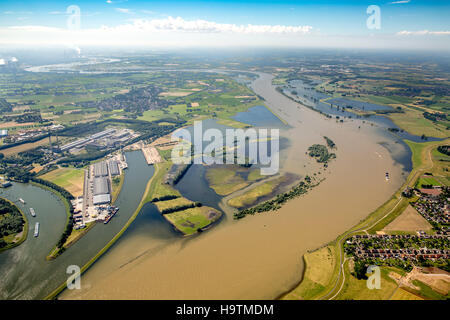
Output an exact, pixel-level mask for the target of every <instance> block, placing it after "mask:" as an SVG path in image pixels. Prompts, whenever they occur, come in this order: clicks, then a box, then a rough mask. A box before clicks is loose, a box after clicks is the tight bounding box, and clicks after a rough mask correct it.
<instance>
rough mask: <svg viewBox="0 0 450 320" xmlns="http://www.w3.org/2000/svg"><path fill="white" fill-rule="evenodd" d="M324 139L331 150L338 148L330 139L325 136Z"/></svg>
mask: <svg viewBox="0 0 450 320" xmlns="http://www.w3.org/2000/svg"><path fill="white" fill-rule="evenodd" d="M323 138H324V139H325V141H326V142H327V145H328V148H330V149H334V148H336V144H335V143H334V142H333V140H331V139H330V138H328V137H327V136H324V137H323Z"/></svg>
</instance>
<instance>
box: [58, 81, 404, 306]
mask: <svg viewBox="0 0 450 320" xmlns="http://www.w3.org/2000/svg"><path fill="white" fill-rule="evenodd" d="M253 87H254V90H255V92H256V93H257V94H259V95H261V96H263V97H264V98H265V99H266V104H267V106H268V107H270V108H271V109H272V111H273V112H275V113H277V114H278V116H280V117H281V118H283V119H284V120H286V121H287V122H288V123H289V124H290V125H291V126H292V128H291V129H289V131H288V132H287V133H286V136H288V137H290V138H291V146H290V147H289V149H288V150H286V151H285V153H286V155H285V156H283V159H287V160H285V162H283V163H282V165H283V171H288V172H293V173H297V174H299V175H301V176H304V175H305V174H308V173H311V172H312V171H314V165H313V164H312V160H311V159H309V158H308V157H307V156H306V155H305V151H306V149H307V148H308V147H309V146H310V145H311V144H313V143H323V136H324V135H326V136H328V137H330V138H331V139H332V140H333V141H334V142H335V143H336V145H337V148H338V149H337V151H336V154H337V159H336V160H333V161H332V162H331V164H330V168H329V169H328V170H327V172H326V173H324V175H325V177H326V180H325V181H324V182H322V183H321V184H320V185H319V186H318V187H316V188H314V190H312V191H311V192H310V193H308V194H307V195H305V196H303V197H299V198H296V199H293V200H291V201H289V202H288V203H287V204H286V205H285V206H283V207H282V209H281V210H279V211H277V212H276V213H273V212H272V213H264V214H259V215H255V216H249V217H246V218H245V219H242V220H240V221H234V220H232V219H231V218H230V217H229V216H228V218H227V219H225V221H223V222H221V223H220V224H219V225H218V226H216V227H215V228H213V229H212V230H210V231H208V232H205V233H203V234H201V236H198V237H195V238H193V239H180V240H176V241H170V242H168V241H166V240H163V239H158V238H151V237H149V236H147V235H145V233H138V234H135V235H133V236H130V237H126V238H124V239H121V241H119V242H118V243H117V245H116V246H115V247H114V250H111V251H110V252H108V253H107V254H106V255H105V256H104V257H102V258H101V259H100V260H99V261H98V262H97V263H96V264H95V265H94V266H93V267H91V268H90V269H89V270H88V271H87V272H86V273H85V274H84V275H83V277H82V290H74V291H68V290H66V291H65V292H63V293H62V295H61V296H60V298H63V299H80V298H81V299H273V298H275V297H277V296H279V295H280V294H282V293H284V292H286V291H287V290H289V289H290V288H292V287H293V286H294V285H295V284H297V283H298V282H299V280H300V279H301V275H302V271H303V262H302V255H303V254H304V253H305V252H306V251H307V250H312V249H315V248H317V247H320V246H322V245H324V244H325V243H327V242H329V241H331V240H333V239H335V238H336V236H337V235H339V234H341V233H343V232H344V231H346V230H347V229H349V228H350V227H352V226H353V225H355V224H356V223H357V222H358V221H360V220H361V219H363V218H364V217H366V216H367V215H368V214H370V213H371V212H372V211H373V210H375V209H376V208H377V207H378V206H379V205H381V204H382V203H384V202H385V201H386V200H387V199H388V198H389V197H390V196H391V195H392V194H393V193H394V192H395V191H396V190H397V189H398V188H399V187H400V186H401V184H402V182H403V181H404V179H405V178H406V176H405V175H404V172H403V170H402V166H401V165H400V164H397V163H395V162H394V160H393V159H392V157H391V155H390V153H389V151H388V150H387V149H386V148H385V147H384V146H383V145H382V144H380V143H388V144H389V146H390V148H401V146H400V145H398V144H395V143H394V142H393V141H389V140H387V138H385V136H384V135H382V134H380V132H379V130H378V129H377V128H376V127H372V126H370V125H367V124H366V125H364V126H362V127H361V129H358V126H359V125H360V123H359V122H356V121H354V122H348V123H344V124H340V123H336V122H335V120H331V119H326V118H325V117H323V116H322V115H320V114H318V113H316V112H314V111H312V110H310V109H307V108H304V107H303V108H302V107H300V106H299V105H298V104H297V103H294V102H293V101H291V100H289V99H288V98H286V97H284V96H282V95H281V94H280V93H278V92H276V91H275V90H274V88H273V86H272V85H271V76H269V75H266V74H262V76H261V77H260V78H259V79H257V80H256V81H255V82H254V86H253ZM303 137H304V138H303ZM308 163H309V164H308ZM305 165H306V167H304V166H305ZM386 171H388V172H389V173H390V176H391V179H390V180H389V181H386V179H385V177H384V174H385V172H386Z"/></svg>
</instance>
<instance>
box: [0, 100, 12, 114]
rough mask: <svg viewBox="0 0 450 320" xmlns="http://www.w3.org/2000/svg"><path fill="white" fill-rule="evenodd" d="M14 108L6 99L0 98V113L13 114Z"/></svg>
mask: <svg viewBox="0 0 450 320" xmlns="http://www.w3.org/2000/svg"><path fill="white" fill-rule="evenodd" d="M12 110H13V107H12V105H11V103H9V102H8V101H6V99H5V98H0V112H1V113H3V112H11V111H12Z"/></svg>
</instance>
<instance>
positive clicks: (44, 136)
mask: <svg viewBox="0 0 450 320" xmlns="http://www.w3.org/2000/svg"><path fill="white" fill-rule="evenodd" d="M48 136H49V134H48V133H45V134H42V135H39V136H36V137H33V138H30V139H26V140H22V141H17V142H13V143H8V144H4V145H1V146H0V150H2V149H7V148H12V147H16V146H20V145H21V144H25V143H33V142H36V141H39V140H42V139H44V138H48Z"/></svg>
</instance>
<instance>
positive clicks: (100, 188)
mask: <svg viewBox="0 0 450 320" xmlns="http://www.w3.org/2000/svg"><path fill="white" fill-rule="evenodd" d="M99 194H109V184H108V178H106V177H99V178H94V196H97V195H99Z"/></svg>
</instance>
